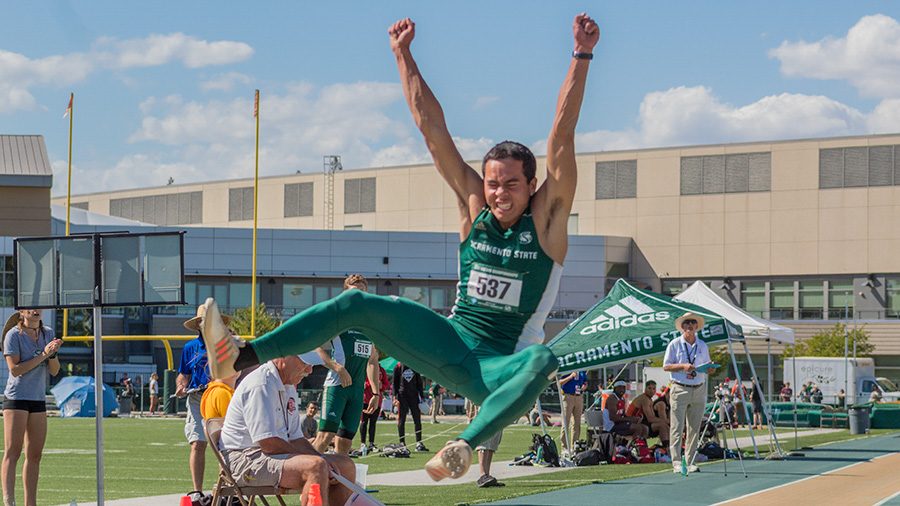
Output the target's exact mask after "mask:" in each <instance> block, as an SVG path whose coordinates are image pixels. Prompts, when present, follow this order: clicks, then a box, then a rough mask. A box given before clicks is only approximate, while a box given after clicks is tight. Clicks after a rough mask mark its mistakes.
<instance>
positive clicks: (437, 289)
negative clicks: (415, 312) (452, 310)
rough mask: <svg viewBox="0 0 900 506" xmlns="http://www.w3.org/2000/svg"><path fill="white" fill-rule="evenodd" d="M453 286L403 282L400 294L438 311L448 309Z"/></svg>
mask: <svg viewBox="0 0 900 506" xmlns="http://www.w3.org/2000/svg"><path fill="white" fill-rule="evenodd" d="M450 290H451V288H448V287H445V286H426V285H411V284H410V285H407V284H401V285H400V288H399V294H400V296H401V297H403V298H405V299H409V300H411V301H413V302H418V303H419V304H422V305H423V306H427V307H430V308H432V309H434V310H437V311H442V310H443V311H446V309H447V307H448V305H447V301H449V300H450Z"/></svg>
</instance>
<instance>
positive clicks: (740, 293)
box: [53, 134, 900, 376]
mask: <svg viewBox="0 0 900 506" xmlns="http://www.w3.org/2000/svg"><path fill="white" fill-rule="evenodd" d="M544 163H545V159H543V158H540V159H539V160H538V165H539V175H538V177H539V178H541V174H540V172H541V170H542V165H543V164H544ZM479 164H480V162H477V161H476V162H472V165H473V166H474V167H476V168H479ZM578 178H579V185H578V191H577V195H576V199H575V203H574V206H573V209H572V215H571V217H570V222H569V224H570V233H572V234H584V235H604V236H621V237H631V238H632V239H633V241H634V245H635V246H636V247H635V251H636V252H637V253H636V254H635V255H633V256H632V259H631V262H630V263H629V264H623V265H610V266H609V267H608V269H609V270H610V272H608V274H609V275H610V276H613V277H614V276H622V277H630V278H632V279H637V280H639V281H643V282H644V283H646V284H647V285H649V286H652V287H653V288H655V289H660V290H663V291H664V292H668V293H674V292H677V291H679V290H680V289H681V288H682V287H683V286H685V285H686V284H687V283H689V282H691V281H693V280H695V279H703V280H705V281H708V282H710V284H711V286H712V287H713V288H714V289H715V290H717V291H719V292H720V293H721V294H723V295H726V296H727V297H730V298H731V300H733V301H734V302H736V303H738V304H740V305H742V306H744V307H745V308H746V309H747V310H749V311H751V312H754V313H757V314H760V315H762V316H764V317H768V318H771V319H774V320H778V321H783V322H787V323H788V324H790V325H793V326H794V327H795V328H797V329H798V332H799V335H801V336H802V335H809V334H810V333H812V332H814V331H815V330H817V329H820V328H822V327H823V326H828V325H831V324H833V320H850V321H855V322H863V321H864V322H867V326H868V328H869V329H870V330H871V331H872V334H873V338H874V340H875V342H876V344H877V346H878V351H877V353H878V354H879V355H885V356H887V355H890V356H894V357H898V356H900V324H898V323H900V320H896V319H897V318H900V255H898V254H897V251H898V250H900V248H898V247H900V134H894V135H872V136H857V137H841V138H827V139H806V140H794V141H777V142H751V143H735V144H720V145H708V146H686V147H674V148H658V149H641V150H628V151H607V152H599V153H583V154H580V155H579V156H578ZM329 187H330V188H333V190H331V191H329V189H328V188H329ZM329 193H331V194H333V197H332V198H330V199H329V198H326V197H327V195H328V194H329ZM329 202H330V203H331V205H329ZM53 203H56V204H64V199H61V198H56V199H54V201H53ZM73 203H74V205H77V206H79V207H84V208H87V209H89V210H90V211H92V212H96V213H102V214H110V215H113V216H120V217H124V218H129V219H133V220H138V221H144V222H148V223H156V224H162V225H178V226H188V227H189V226H205V227H241V228H246V227H248V226H249V225H250V223H251V221H250V220H251V219H252V180H251V179H243V180H233V181H215V182H205V183H198V184H185V185H171V186H164V187H156V188H143V189H133V190H123V191H116V192H104V193H94V194H86V195H78V196H75V197H73ZM329 209H331V210H332V211H329ZM329 224H330V226H331V227H332V228H335V229H363V230H381V231H445V232H452V231H455V230H456V229H457V226H458V219H457V210H456V203H455V199H454V197H453V195H452V194H451V193H450V192H449V190H448V189H447V188H446V185H445V184H444V183H443V181H442V180H441V179H440V177H439V176H438V174H437V173H436V171H435V170H434V167H433V166H432V165H414V166H402V167H385V168H377V169H365V170H352V171H338V172H336V173H335V174H334V179H333V186H330V185H329V184H328V178H327V177H326V176H325V175H324V174H323V173H316V174H292V175H288V176H277V177H267V178H264V179H263V180H261V183H260V198H259V226H260V227H263V228H304V229H322V228H329ZM895 322H898V323H895ZM880 365H883V366H886V367H889V368H891V367H897V369H898V372H897V374H895V376H900V358H898V359H897V361H896V363H893V362H892V361H891V362H890V363H889V362H884V361H882V362H881V363H880Z"/></svg>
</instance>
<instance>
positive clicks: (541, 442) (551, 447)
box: [531, 434, 559, 467]
mask: <svg viewBox="0 0 900 506" xmlns="http://www.w3.org/2000/svg"><path fill="white" fill-rule="evenodd" d="M531 439H532V449H533V451H534V453H535V455H537V457H538V460H541V461H543V462H544V463H546V464H547V465H549V466H550V467H559V451H558V450H557V449H556V443H555V442H554V441H553V438H552V437H550V435H549V434H532V435H531Z"/></svg>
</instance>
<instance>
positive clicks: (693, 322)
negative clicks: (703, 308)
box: [681, 320, 697, 327]
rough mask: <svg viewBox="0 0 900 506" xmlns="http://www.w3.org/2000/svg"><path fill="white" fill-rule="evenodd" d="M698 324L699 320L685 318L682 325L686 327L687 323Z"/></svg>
mask: <svg viewBox="0 0 900 506" xmlns="http://www.w3.org/2000/svg"><path fill="white" fill-rule="evenodd" d="M696 324H697V320H685V321H683V322H681V326H682V327H684V326H685V325H696Z"/></svg>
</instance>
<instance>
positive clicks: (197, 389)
mask: <svg viewBox="0 0 900 506" xmlns="http://www.w3.org/2000/svg"><path fill="white" fill-rule="evenodd" d="M205 313H206V308H205V307H204V306H199V307H198V308H197V316H195V317H193V318H191V319H190V320H187V321H185V322H184V328H186V329H188V330H190V331H193V332H197V333H200V322H201V320H202V318H203V315H204V314H205ZM220 321H221V323H222V324H223V325H224V326H225V327H226V328H227V327H228V324H229V323H230V322H231V319H230V318H229V317H227V316H222V317H221V318H220ZM228 338H229V339H231V334H230V333H229V335H228ZM208 383H209V367H207V353H206V344H205V343H204V342H203V338H202V337H201V336H199V335H198V336H197V337H196V338H195V339H192V340H190V341H188V342H187V343H185V345H184V348H183V349H182V350H181V364H179V366H178V376H177V377H176V378H175V396H176V397H178V398H183V397H187V402H186V403H185V404H186V407H187V417H186V418H185V420H184V436H185V437H186V438H187V442H188V444H189V445H190V446H191V453H190V458H189V459H188V465H189V466H190V469H191V482H192V483H193V485H194V491H193V492H191V495H192V496H197V495H199V497H202V495H203V472H204V471H205V469H206V436H205V435H204V433H203V416H202V414H201V413H200V405H201V401H202V399H203V391H204V390H206V385H207V384H208Z"/></svg>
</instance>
